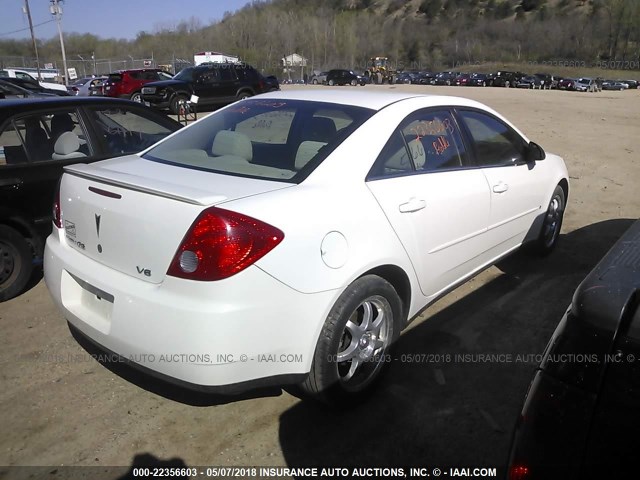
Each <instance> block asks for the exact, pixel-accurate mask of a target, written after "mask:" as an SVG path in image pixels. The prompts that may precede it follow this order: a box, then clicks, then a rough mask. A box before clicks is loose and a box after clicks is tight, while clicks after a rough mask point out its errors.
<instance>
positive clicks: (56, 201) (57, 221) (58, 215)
mask: <svg viewBox="0 0 640 480" xmlns="http://www.w3.org/2000/svg"><path fill="white" fill-rule="evenodd" d="M60 181H61V180H58V186H57V187H56V194H55V196H54V198H53V224H54V225H55V226H56V227H58V228H62V210H61V209H60Z"/></svg>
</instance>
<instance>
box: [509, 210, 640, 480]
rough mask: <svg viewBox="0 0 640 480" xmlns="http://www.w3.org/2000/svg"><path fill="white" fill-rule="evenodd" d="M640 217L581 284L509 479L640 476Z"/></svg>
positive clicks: (524, 424)
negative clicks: (639, 467) (639, 465)
mask: <svg viewBox="0 0 640 480" xmlns="http://www.w3.org/2000/svg"><path fill="white" fill-rule="evenodd" d="M639 293H640V221H637V222H635V223H634V224H633V225H632V226H631V228H629V230H627V232H626V233H625V234H624V235H623V236H622V237H621V238H620V239H619V240H618V242H617V243H616V244H615V245H614V246H613V247H612V248H611V250H610V251H609V252H608V253H607V255H606V256H605V257H604V258H603V259H602V260H601V261H600V263H599V264H598V265H597V266H596V267H595V268H594V269H593V270H592V271H591V273H589V275H587V277H586V278H585V279H584V280H583V282H582V283H581V284H580V286H579V287H578V288H577V290H576V292H575V294H574V296H573V300H572V302H571V306H570V308H569V309H568V311H567V312H566V313H565V315H564V317H563V318H562V320H561V321H560V324H559V325H558V327H557V328H556V331H555V332H554V334H553V336H552V338H551V340H550V341H549V344H548V345H547V348H546V349H545V352H544V355H543V359H542V363H541V364H540V366H539V367H538V369H537V371H536V373H535V376H534V378H533V381H532V382H531V385H530V386H529V391H528V393H527V396H526V399H525V402H524V406H523V408H522V412H521V414H520V416H519V419H518V421H517V424H516V428H515V433H514V437H513V443H512V446H511V452H510V456H509V467H508V475H509V476H508V478H509V479H510V480H516V479H518V480H525V479H527V480H533V479H545V480H550V479H551V480H552V479H562V480H570V479H582V478H636V477H635V476H629V477H621V476H619V475H620V474H621V473H635V474H636V475H637V473H636V472H637V455H638V451H640V435H638V432H640V296H639V295H638V294H639Z"/></svg>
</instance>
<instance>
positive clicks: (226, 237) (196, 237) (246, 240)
mask: <svg viewBox="0 0 640 480" xmlns="http://www.w3.org/2000/svg"><path fill="white" fill-rule="evenodd" d="M283 238H284V233H282V231H280V230H278V229H277V228H275V227H273V226H271V225H269V224H266V223H264V222H261V221H260V220H256V219H255V218H252V217H249V216H246V215H242V214H241V213H236V212H231V211H229V210H223V209H221V208H216V207H212V208H208V209H207V210H205V211H204V212H202V213H201V214H200V215H199V216H198V218H196V220H195V221H194V222H193V225H191V228H190V229H189V231H188V232H187V234H186V235H185V237H184V239H183V240H182V243H181V244H180V247H179V248H178V250H177V252H176V254H175V256H174V257H173V260H172V261H171V264H170V265H169V270H167V275H171V276H173V277H180V278H186V279H189V280H202V281H211V280H222V279H223V278H227V277H230V276H232V275H235V274H236V273H238V272H241V271H242V270H244V269H245V268H247V267H249V266H250V265H252V264H254V263H255V262H256V261H258V260H259V259H260V258H262V257H263V256H265V255H266V254H267V253H269V252H270V251H271V250H272V249H273V248H275V247H276V245H278V244H279V243H280V242H281V241H282V239H283Z"/></svg>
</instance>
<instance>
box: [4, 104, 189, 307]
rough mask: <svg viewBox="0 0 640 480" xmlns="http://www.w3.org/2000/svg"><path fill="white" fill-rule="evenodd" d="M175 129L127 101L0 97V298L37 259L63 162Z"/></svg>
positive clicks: (122, 150)
mask: <svg viewBox="0 0 640 480" xmlns="http://www.w3.org/2000/svg"><path fill="white" fill-rule="evenodd" d="M179 128H180V124H179V123H177V122H175V121H174V120H172V119H170V118H168V117H166V116H165V115H162V114H160V113H158V112H154V111H152V110H151V109H149V108H146V107H144V106H142V105H140V104H138V103H133V102H130V101H127V100H117V99H111V98H102V97H64V98H63V97H56V96H52V97H46V98H39V99H37V100H31V99H22V100H2V101H0V302H1V301H4V300H8V299H10V298H12V297H14V296H16V295H18V294H19V293H20V292H21V291H22V289H23V288H24V287H25V285H26V283H27V281H28V280H29V278H30V276H31V272H32V269H33V266H34V264H38V263H40V262H41V261H42V252H43V249H44V241H45V239H46V237H47V235H49V233H51V219H52V211H51V205H52V204H53V199H54V198H53V197H54V192H55V189H56V185H57V182H58V179H59V178H60V176H61V175H62V170H63V168H64V167H65V166H67V165H71V164H74V163H88V162H94V161H96V160H102V159H105V158H110V157H117V156H121V155H126V154H130V153H136V152H139V151H141V150H144V149H145V148H147V147H149V146H151V145H153V144H154V143H156V142H157V141H158V140H161V139H162V138H164V137H166V136H167V135H169V134H171V133H173V132H175V131H176V130H178V129H179Z"/></svg>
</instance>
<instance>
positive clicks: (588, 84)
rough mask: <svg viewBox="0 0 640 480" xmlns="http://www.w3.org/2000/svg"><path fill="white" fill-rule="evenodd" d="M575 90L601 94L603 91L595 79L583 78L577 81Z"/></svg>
mask: <svg viewBox="0 0 640 480" xmlns="http://www.w3.org/2000/svg"><path fill="white" fill-rule="evenodd" d="M574 88H575V90H576V91H578V92H599V91H600V90H602V89H601V88H600V86H599V85H598V82H596V81H595V80H594V79H593V78H588V77H583V78H579V79H578V80H576V82H575V83H574Z"/></svg>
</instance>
